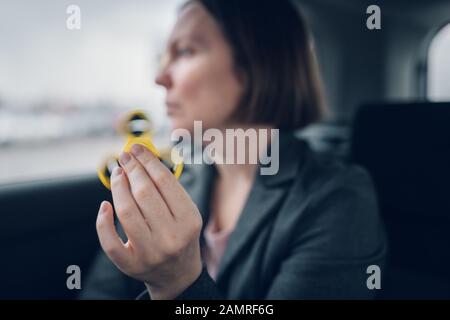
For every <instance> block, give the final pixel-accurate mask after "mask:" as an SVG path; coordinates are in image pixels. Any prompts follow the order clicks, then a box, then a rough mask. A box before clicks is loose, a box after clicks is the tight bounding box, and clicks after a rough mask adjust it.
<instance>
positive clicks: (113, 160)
mask: <svg viewBox="0 0 450 320" xmlns="http://www.w3.org/2000/svg"><path fill="white" fill-rule="evenodd" d="M120 131H121V133H123V134H124V135H125V137H126V142H125V145H124V147H123V151H124V152H129V151H130V149H131V146H132V145H133V144H140V145H143V146H144V147H146V148H147V149H148V150H150V151H151V152H152V153H153V154H154V155H155V156H157V157H158V158H159V159H160V160H161V162H162V163H163V164H164V165H165V166H166V167H168V168H169V169H170V171H171V172H172V173H173V175H174V176H175V177H176V178H177V179H178V178H179V177H180V176H181V173H182V171H183V162H182V160H181V159H177V161H175V162H174V161H172V159H171V158H170V155H171V154H170V152H168V153H166V154H163V153H162V152H160V151H158V150H157V149H156V147H155V146H154V144H153V142H152V123H151V121H150V118H149V117H147V115H146V114H145V112H143V111H140V110H137V111H133V112H130V113H129V114H128V115H127V117H126V118H125V121H124V122H123V123H122V125H121V126H120ZM116 167H120V164H119V157H118V156H117V155H114V156H111V157H109V158H107V159H106V160H105V161H104V162H103V164H102V165H101V166H100V168H99V169H98V172H97V173H98V177H99V179H100V181H101V182H102V184H103V185H104V186H105V187H106V188H107V189H109V190H111V180H110V179H111V174H112V172H113V170H114V168H116Z"/></svg>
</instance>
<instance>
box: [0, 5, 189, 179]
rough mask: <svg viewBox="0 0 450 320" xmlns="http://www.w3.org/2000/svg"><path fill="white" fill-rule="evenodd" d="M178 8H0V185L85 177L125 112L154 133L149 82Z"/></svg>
mask: <svg viewBox="0 0 450 320" xmlns="http://www.w3.org/2000/svg"><path fill="white" fill-rule="evenodd" d="M180 3H181V1H180V0H165V1H157V0H151V1H144V0H134V1H117V0H116V1H107V2H105V1H87V0H84V1H83V0H82V1H77V4H76V5H70V3H69V2H66V1H54V0H53V1H51V0H44V1H36V2H30V1H24V0H19V1H2V2H1V3H0V39H2V41H1V42H0V70H2V71H1V72H0V184H2V183H8V182H13V181H19V180H30V179H37V178H47V177H53V176H64V175H75V174H80V173H90V172H95V171H96V167H97V166H98V165H99V162H101V161H102V158H103V157H105V156H107V155H108V154H109V153H111V152H115V151H118V150H120V147H121V146H122V144H123V140H122V137H120V136H118V135H117V134H116V133H115V130H114V127H115V126H117V121H119V120H118V119H120V116H121V114H123V113H124V112H126V111H127V110H130V109H137V108H139V109H142V108H143V109H145V110H148V111H149V113H150V116H151V117H152V119H153V120H154V121H153V122H154V123H155V125H156V126H160V128H159V129H160V130H163V129H164V126H165V122H164V121H165V116H164V109H163V102H164V98H163V97H164V96H163V91H162V89H160V88H157V86H155V85H153V78H154V76H155V73H156V70H157V68H158V61H157V57H158V53H159V52H160V51H162V49H163V47H164V44H165V43H164V41H165V39H166V37H167V35H168V32H169V31H170V27H171V25H172V24H173V22H174V20H175V18H176V10H177V7H178V6H179V5H180Z"/></svg>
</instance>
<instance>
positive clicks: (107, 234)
mask: <svg viewBox="0 0 450 320" xmlns="http://www.w3.org/2000/svg"><path fill="white" fill-rule="evenodd" d="M96 228H97V234H98V239H99V241H100V245H101V246H102V248H103V251H105V253H106V255H107V256H108V257H109V258H110V259H111V261H113V262H114V263H115V264H116V265H117V266H118V267H121V268H124V267H126V265H127V264H128V261H130V257H129V252H128V250H127V248H126V247H125V246H124V244H123V242H122V240H121V239H120V237H119V235H118V234H117V231H116V227H115V226H114V213H113V208H112V205H111V204H110V203H109V202H108V201H103V202H102V204H101V205H100V210H99V212H98V215H97V222H96Z"/></svg>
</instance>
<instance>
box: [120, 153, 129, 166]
mask: <svg viewBox="0 0 450 320" xmlns="http://www.w3.org/2000/svg"><path fill="white" fill-rule="evenodd" d="M130 160H131V156H130V155H129V154H128V152H122V153H121V154H120V162H121V163H122V164H123V165H126V164H127V162H128V161H130Z"/></svg>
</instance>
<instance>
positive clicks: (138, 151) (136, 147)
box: [131, 144, 144, 157]
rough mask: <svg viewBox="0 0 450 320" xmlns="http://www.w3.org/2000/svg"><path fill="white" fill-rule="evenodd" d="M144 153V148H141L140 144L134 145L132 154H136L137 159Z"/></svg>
mask: <svg viewBox="0 0 450 320" xmlns="http://www.w3.org/2000/svg"><path fill="white" fill-rule="evenodd" d="M142 152H144V147H143V146H141V145H140V144H133V145H132V146H131V153H132V154H134V155H135V156H136V157H137V156H139V155H140V154H142Z"/></svg>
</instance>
